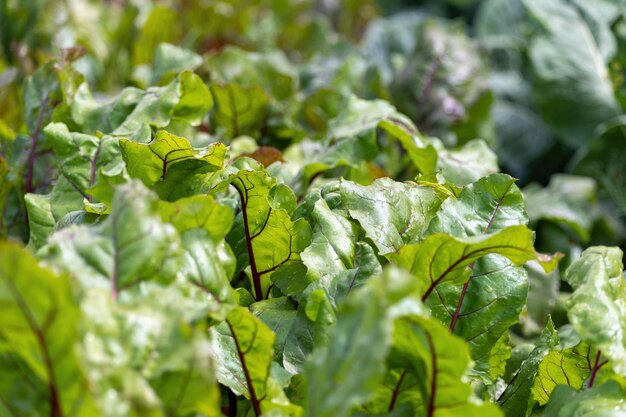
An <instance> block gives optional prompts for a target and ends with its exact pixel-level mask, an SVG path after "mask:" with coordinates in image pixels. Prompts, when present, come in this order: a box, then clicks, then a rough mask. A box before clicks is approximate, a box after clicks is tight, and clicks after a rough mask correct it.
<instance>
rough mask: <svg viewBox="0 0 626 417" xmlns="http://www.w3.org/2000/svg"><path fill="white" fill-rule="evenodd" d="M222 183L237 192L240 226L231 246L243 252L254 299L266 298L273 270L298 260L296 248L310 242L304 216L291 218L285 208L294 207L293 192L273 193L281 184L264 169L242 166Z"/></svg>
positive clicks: (298, 248)
mask: <svg viewBox="0 0 626 417" xmlns="http://www.w3.org/2000/svg"><path fill="white" fill-rule="evenodd" d="M226 183H228V184H231V185H232V186H233V187H234V188H235V189H236V190H237V193H238V194H239V198H240V204H241V219H242V220H241V221H242V223H243V224H242V226H243V229H244V230H243V233H242V234H241V235H240V236H238V237H237V241H236V242H234V243H233V249H234V250H235V253H236V254H237V255H238V257H239V254H244V252H247V255H248V256H247V260H248V262H249V264H250V269H251V275H252V285H253V288H254V295H255V297H256V299H257V301H258V300H261V299H263V298H266V295H267V293H268V289H269V287H270V285H271V281H270V277H271V276H272V274H273V273H274V271H276V270H277V269H278V268H280V267H282V266H286V265H289V264H293V263H298V262H299V261H300V252H302V251H303V250H304V249H305V248H306V247H307V246H308V245H309V243H310V240H311V228H310V226H309V224H308V223H307V222H306V220H304V219H298V220H296V221H292V220H291V216H290V215H289V213H288V212H287V211H286V210H285V208H292V207H294V204H293V200H295V196H294V195H293V193H291V192H289V193H287V194H284V193H277V192H276V190H277V189H280V188H281V187H279V186H277V185H275V180H274V179H273V178H271V177H270V176H269V175H268V174H267V173H265V172H260V171H246V170H242V171H239V172H238V173H237V174H233V175H231V176H230V177H229V179H228V180H227V182H226ZM283 190H284V189H283ZM243 256H244V257H245V255H243Z"/></svg>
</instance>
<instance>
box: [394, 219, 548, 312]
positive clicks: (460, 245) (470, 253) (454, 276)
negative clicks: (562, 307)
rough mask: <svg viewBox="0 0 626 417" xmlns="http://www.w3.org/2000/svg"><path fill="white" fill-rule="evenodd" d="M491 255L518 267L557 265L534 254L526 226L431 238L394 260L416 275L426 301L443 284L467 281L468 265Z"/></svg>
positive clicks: (530, 234)
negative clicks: (530, 263)
mask: <svg viewBox="0 0 626 417" xmlns="http://www.w3.org/2000/svg"><path fill="white" fill-rule="evenodd" d="M488 254H497V255H501V256H504V257H506V258H508V259H509V260H510V261H511V262H512V263H513V264H514V265H518V266H519V265H522V264H523V263H525V262H527V261H530V260H534V259H539V260H540V261H541V262H542V263H543V264H544V265H545V267H546V268H547V269H553V268H554V267H555V266H556V259H555V258H554V257H547V256H545V255H539V254H537V252H535V250H534V248H533V233H532V231H531V230H530V229H528V228H527V227H526V226H510V227H507V228H505V229H502V230H501V231H499V232H496V233H489V234H486V235H482V236H471V237H465V238H456V237H453V236H450V235H447V234H444V233H438V234H434V235H430V236H428V237H427V238H426V239H424V240H423V241H421V242H420V243H417V244H412V245H407V246H404V247H403V248H402V249H400V251H398V252H397V253H396V254H393V255H392V256H391V260H392V261H393V262H395V263H396V264H398V265H399V266H401V267H403V268H406V269H408V270H409V271H411V273H413V274H414V275H416V276H417V278H418V280H419V282H420V288H421V292H422V294H423V296H422V297H423V299H424V300H426V299H428V297H429V296H431V294H432V292H433V290H435V288H436V287H437V286H438V285H439V284H441V283H450V284H463V283H464V282H466V281H467V279H468V277H469V274H470V269H469V265H470V264H471V263H472V262H474V261H476V260H477V259H479V258H481V257H483V256H485V255H488Z"/></svg>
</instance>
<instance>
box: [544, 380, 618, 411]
mask: <svg viewBox="0 0 626 417" xmlns="http://www.w3.org/2000/svg"><path fill="white" fill-rule="evenodd" d="M625 395H626V393H625V392H624V390H623V388H621V387H620V386H619V385H618V384H617V383H616V382H614V381H610V382H607V383H606V384H604V385H601V386H599V387H597V388H595V387H594V388H593V389H590V390H587V391H582V392H576V391H575V390H573V389H571V388H569V387H566V386H558V387H557V388H556V389H555V391H554V393H553V395H552V397H551V398H550V403H549V404H548V406H547V407H546V408H545V409H544V412H543V414H542V416H546V417H547V416H550V417H553V416H554V417H566V416H567V417H570V416H571V417H582V416H616V417H617V416H619V415H620V414H623V413H625V412H626V405H625V404H624V396H625Z"/></svg>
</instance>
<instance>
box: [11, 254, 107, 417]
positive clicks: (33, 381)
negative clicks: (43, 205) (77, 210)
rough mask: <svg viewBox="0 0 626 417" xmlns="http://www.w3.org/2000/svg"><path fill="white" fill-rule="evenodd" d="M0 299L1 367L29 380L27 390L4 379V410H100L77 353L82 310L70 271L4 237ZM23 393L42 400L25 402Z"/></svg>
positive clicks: (94, 413) (86, 413)
mask: <svg viewBox="0 0 626 417" xmlns="http://www.w3.org/2000/svg"><path fill="white" fill-rule="evenodd" d="M0 303H1V304H2V322H1V323H0V346H2V348H1V349H0V350H1V351H2V357H3V360H2V361H1V362H0V363H1V365H0V367H1V368H2V369H3V373H4V372H7V374H8V375H10V374H11V373H13V374H14V375H15V374H19V376H17V375H15V376H17V378H16V379H11V378H10V379H9V380H13V381H14V382H15V383H19V381H23V382H29V384H25V385H24V386H23V388H24V390H25V391H23V392H17V391H13V388H12V387H11V386H10V385H5V384H1V385H0V389H2V392H0V398H2V406H1V407H0V410H2V409H6V410H7V411H6V412H7V413H8V415H15V413H18V412H19V413H21V412H22V411H26V410H24V408H27V407H29V406H32V407H34V408H35V409H38V410H39V412H41V413H43V414H45V415H51V416H62V415H66V414H65V413H69V412H70V411H71V412H72V414H73V415H77V416H97V415H99V411H98V410H97V409H96V408H95V406H94V403H93V398H92V396H91V393H90V389H89V384H88V382H87V380H86V377H85V375H84V374H83V370H82V366H81V363H80V361H79V357H78V354H77V352H78V350H77V349H78V343H79V340H80V337H81V336H80V333H79V322H80V311H79V307H78V305H77V304H76V301H75V299H74V298H73V295H72V292H71V289H70V282H69V280H68V279H67V277H65V276H57V275H55V274H53V273H52V272H51V271H50V270H47V269H44V268H42V267H41V266H39V265H38V263H37V260H36V259H35V258H34V257H33V256H32V255H31V254H30V253H29V252H27V251H26V250H24V249H22V248H21V247H20V246H19V245H18V244H15V243H8V242H0ZM13 355H15V356H14V357H13V359H12V360H8V359H9V357H10V356H13ZM7 368H8V369H7ZM7 374H4V375H5V377H6V376H7ZM25 377H26V378H28V379H27V380H26V379H23V378H25ZM3 380H4V377H3ZM31 395H34V396H35V397H34V398H33V397H31ZM24 396H27V397H26V398H28V399H29V400H33V399H37V400H39V401H42V402H41V403H38V404H23V403H21V401H22V400H23V399H26V398H25V397H24ZM29 415H38V414H29Z"/></svg>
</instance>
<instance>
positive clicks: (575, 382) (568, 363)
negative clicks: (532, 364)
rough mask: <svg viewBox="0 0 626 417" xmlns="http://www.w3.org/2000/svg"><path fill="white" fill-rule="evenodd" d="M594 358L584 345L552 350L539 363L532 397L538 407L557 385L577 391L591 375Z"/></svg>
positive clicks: (548, 399)
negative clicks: (537, 403)
mask: <svg viewBox="0 0 626 417" xmlns="http://www.w3.org/2000/svg"><path fill="white" fill-rule="evenodd" d="M595 356H596V354H595V352H594V351H592V349H591V347H590V346H589V345H587V344H585V343H580V344H579V345H578V346H576V347H574V348H571V349H565V350H562V351H557V350H553V351H551V352H550V353H548V355H547V356H546V357H544V358H543V360H542V361H541V362H540V363H539V368H538V369H537V376H536V377H535V383H534V385H533V388H532V393H533V394H532V395H533V398H534V399H535V400H537V402H539V405H546V404H547V403H548V401H550V396H551V395H552V392H553V391H554V389H555V388H556V386H557V385H567V386H569V387H570V388H574V389H576V390H579V389H581V388H582V387H583V385H584V383H585V381H586V380H587V378H588V377H589V375H590V374H591V368H592V364H593V360H594V359H593V358H594V357H595Z"/></svg>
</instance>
